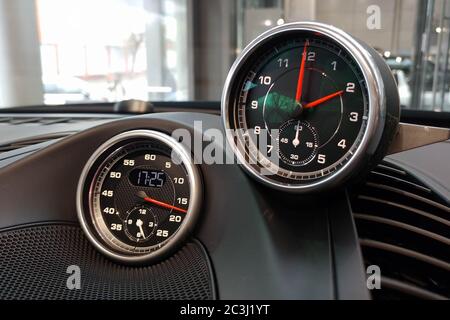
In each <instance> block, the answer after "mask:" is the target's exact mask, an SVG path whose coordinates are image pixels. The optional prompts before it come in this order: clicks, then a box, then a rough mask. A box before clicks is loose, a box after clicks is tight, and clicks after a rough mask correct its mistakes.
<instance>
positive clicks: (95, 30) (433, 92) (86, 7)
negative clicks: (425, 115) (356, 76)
mask: <svg viewBox="0 0 450 320" xmlns="http://www.w3.org/2000/svg"><path fill="white" fill-rule="evenodd" d="M303 20H315V21H320V22H324V23H329V24H332V25H334V26H337V27H339V28H341V29H343V30H345V31H347V32H349V33H350V34H352V35H354V36H356V37H358V38H360V39H362V40H364V41H365V42H367V43H368V44H370V45H371V46H373V47H375V48H376V49H377V50H378V51H379V53H380V54H381V55H383V57H384V58H385V59H386V61H387V62H388V64H389V66H390V67H391V69H392V70H393V73H394V76H395V78H396V80H397V83H398V87H399V93H400V97H401V104H402V107H403V108H410V109H418V110H433V111H450V93H449V89H450V88H449V87H450V73H449V69H450V66H449V52H450V48H449V44H450V41H449V40H450V0H429V1H426V0H229V1H223V0H14V1H11V0H0V107H11V106H25V105H39V104H42V103H44V104H69V103H87V102H113V101H118V100H122V99H131V98H135V99H142V100H150V101H156V100H157V101H186V100H191V101H192V100H220V96H221V91H222V87H223V84H224V80H225V77H226V75H227V73H228V70H229V68H230V66H231V64H232V63H233V61H234V59H235V58H236V56H237V55H238V54H239V52H241V50H242V49H243V48H244V47H245V46H246V45H247V44H248V43H249V42H250V41H251V40H252V39H253V38H254V37H256V36H257V35H258V34H260V33H261V32H263V31H265V30H267V29H269V28H272V27H274V26H276V25H281V24H284V23H288V22H293V21H303Z"/></svg>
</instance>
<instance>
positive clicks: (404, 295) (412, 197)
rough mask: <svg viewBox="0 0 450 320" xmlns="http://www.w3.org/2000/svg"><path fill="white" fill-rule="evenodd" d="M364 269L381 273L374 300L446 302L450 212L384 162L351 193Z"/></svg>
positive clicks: (449, 279)
mask: <svg viewBox="0 0 450 320" xmlns="http://www.w3.org/2000/svg"><path fill="white" fill-rule="evenodd" d="M350 200H351V206H352V210H353V214H354V218H355V223H356V228H357V231H358V235H359V239H360V244H361V249H362V254H363V257H364V261H365V264H366V266H368V265H377V266H379V267H380V269H381V290H372V291H371V292H372V297H373V298H374V299H448V298H450V206H449V204H448V202H446V201H445V200H443V199H442V198H440V197H439V196H438V195H437V194H436V193H434V192H433V191H432V190H430V189H429V188H428V187H426V186H425V185H424V184H423V183H422V182H421V181H419V180H418V179H416V178H415V177H413V176H412V175H411V174H409V173H408V172H407V171H405V170H404V169H402V168H401V167H398V166H396V165H394V164H392V163H389V162H386V161H383V162H382V163H381V164H380V165H378V166H377V167H376V168H375V169H374V170H372V172H370V174H369V175H368V177H367V179H366V180H365V182H364V183H363V184H362V185H359V186H358V187H357V188H355V189H354V190H351V191H350Z"/></svg>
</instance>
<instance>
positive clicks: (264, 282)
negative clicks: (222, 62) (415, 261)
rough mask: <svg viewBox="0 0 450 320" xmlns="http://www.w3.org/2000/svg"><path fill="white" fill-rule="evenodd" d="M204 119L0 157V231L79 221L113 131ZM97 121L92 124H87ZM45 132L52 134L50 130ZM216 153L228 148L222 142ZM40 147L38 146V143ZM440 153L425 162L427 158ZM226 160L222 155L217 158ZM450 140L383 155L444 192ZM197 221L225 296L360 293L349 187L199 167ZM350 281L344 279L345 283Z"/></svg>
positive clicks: (84, 134) (107, 132) (175, 118)
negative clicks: (296, 187)
mask: <svg viewBox="0 0 450 320" xmlns="http://www.w3.org/2000/svg"><path fill="white" fill-rule="evenodd" d="M195 121H202V129H201V132H196V134H203V135H204V138H203V139H204V140H206V141H204V145H203V148H204V147H205V146H206V145H207V144H209V143H211V142H210V141H207V140H208V137H209V133H211V132H212V131H209V129H219V130H222V124H221V119H220V117H219V116H217V115H208V114H203V113H183V112H180V113H158V114H152V115H143V116H136V117H129V118H121V119H117V120H112V121H111V120H108V121H104V122H105V123H103V124H100V126H94V125H86V126H84V127H83V126H82V127H80V128H79V130H76V131H80V132H78V133H76V134H72V135H70V136H68V137H65V138H63V139H59V140H56V141H50V142H46V143H44V144H40V145H38V146H37V147H35V148H34V149H32V150H29V152H26V153H24V152H22V151H18V150H16V151H14V152H9V153H4V154H3V159H0V181H1V183H0V215H1V216H0V217H1V218H0V230H6V229H9V228H14V227H17V226H22V225H30V224H39V223H48V222H55V221H56V222H61V221H62V222H70V223H75V224H76V223H78V220H77V215H76V207H75V195H76V187H77V183H78V179H79V177H80V173H81V171H82V168H83V166H84V165H85V163H86V161H87V159H88V158H89V157H90V155H91V154H92V153H93V152H94V150H95V149H96V148H97V147H98V146H99V145H100V144H102V143H103V142H104V141H106V140H107V139H109V138H110V137H112V136H114V135H116V134H118V133H120V132H123V131H127V130H131V129H143V128H147V129H150V128H151V129H155V130H160V131H164V132H166V133H169V134H170V133H171V132H172V131H173V130H174V129H176V128H186V129H187V130H189V131H190V132H193V131H194V122H195ZM92 124H95V125H97V124H99V123H95V122H94V123H92ZM49 131H51V130H50V129H49ZM214 143H215V145H216V147H217V150H220V152H222V153H225V150H223V146H222V144H221V142H220V141H215V142H214ZM43 147H45V148H43ZM430 153H431V154H439V155H440V156H439V157H432V158H430V157H429V156H428V155H429V154H430ZM224 157H225V155H224ZM449 158H450V144H449V143H448V142H443V143H438V144H435V145H431V146H427V147H423V148H419V149H415V150H412V151H408V152H404V153H401V154H397V155H393V156H390V157H389V160H391V161H393V162H395V163H397V164H399V165H402V166H404V167H406V168H408V169H409V170H410V171H411V172H413V173H414V174H416V175H417V176H420V177H421V179H423V181H424V182H426V183H427V184H428V185H429V186H430V188H432V189H433V190H434V191H436V192H438V193H439V194H440V195H442V196H443V197H445V198H446V199H449V198H450V190H449V187H448V186H450V170H448V168H449V167H448V161H447V159H449ZM200 169H201V172H202V176H203V183H204V199H203V205H202V208H201V218H200V221H199V223H198V225H197V227H196V229H195V232H194V235H193V237H194V238H196V239H198V240H199V241H200V242H201V243H202V244H203V246H204V247H205V248H206V251H207V253H208V255H209V257H210V260H211V265H212V268H213V271H214V274H215V281H216V287H217V296H218V297H219V298H222V299H335V298H341V299H348V298H359V299H367V298H368V297H369V294H368V292H367V289H366V287H365V275H364V273H363V270H364V269H363V263H362V258H361V253H360V249H359V245H358V243H357V236H356V231H355V226H354V222H353V219H352V217H351V214H352V212H351V209H350V207H349V204H348V197H347V193H346V190H338V191H335V192H333V193H329V194H322V195H312V196H294V195H289V194H283V193H281V192H276V191H273V190H271V189H268V188H266V187H264V186H261V185H259V184H257V183H255V182H254V181H253V180H251V179H250V178H249V177H248V176H247V175H246V174H245V173H244V172H243V171H242V170H241V169H240V168H239V166H238V165H236V164H233V165H231V164H230V165H219V164H213V165H206V164H201V165H200ZM350 279H351V281H350Z"/></svg>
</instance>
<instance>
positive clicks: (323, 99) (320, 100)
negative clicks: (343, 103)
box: [303, 90, 344, 109]
mask: <svg viewBox="0 0 450 320" xmlns="http://www.w3.org/2000/svg"><path fill="white" fill-rule="evenodd" d="M343 93H344V90H341V91H338V92H335V93H332V94H329V95H327V96H325V97H322V98H320V99H317V100H314V101H312V102H309V103H307V104H305V105H304V106H303V108H305V109H310V108H314V107H315V106H318V105H319V104H321V103H324V102H326V101H328V100H331V99H333V98H334V97H337V96H340V95H342V94H343Z"/></svg>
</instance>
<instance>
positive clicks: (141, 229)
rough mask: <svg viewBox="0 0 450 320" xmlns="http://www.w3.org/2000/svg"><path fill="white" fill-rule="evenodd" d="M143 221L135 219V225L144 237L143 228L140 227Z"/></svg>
mask: <svg viewBox="0 0 450 320" xmlns="http://www.w3.org/2000/svg"><path fill="white" fill-rule="evenodd" d="M143 224H144V223H143V222H142V220H141V219H137V220H136V227H138V228H139V232H140V233H141V237H142V238H144V239H145V233H144V228H142V225H143Z"/></svg>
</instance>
